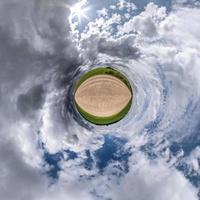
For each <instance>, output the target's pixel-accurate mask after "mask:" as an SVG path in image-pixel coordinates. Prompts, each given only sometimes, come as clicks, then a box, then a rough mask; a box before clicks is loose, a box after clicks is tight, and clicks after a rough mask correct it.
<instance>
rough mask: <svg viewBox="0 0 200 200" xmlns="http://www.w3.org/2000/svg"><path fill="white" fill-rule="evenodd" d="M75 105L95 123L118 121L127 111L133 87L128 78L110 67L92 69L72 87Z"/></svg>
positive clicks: (85, 116)
mask: <svg viewBox="0 0 200 200" xmlns="http://www.w3.org/2000/svg"><path fill="white" fill-rule="evenodd" d="M74 100H75V105H76V108H77V110H78V111H79V113H80V114H81V115H82V116H83V117H84V118H85V119H86V120H88V121H89V122H91V123H94V124H96V125H108V124H112V123H115V122H118V121H119V120H121V119H122V118H123V117H124V116H125V115H126V114H127V113H128V111H129V109H130V107H131V102H132V88H131V85H130V83H129V81H128V79H127V78H126V77H125V76H124V75H123V74H121V73H120V72H119V71H117V70H115V69H113V68H110V67H100V68H95V69H93V70H91V71H89V72H87V73H86V74H84V75H83V76H82V77H81V78H80V80H79V81H78V82H77V84H76V86H75V93H74Z"/></svg>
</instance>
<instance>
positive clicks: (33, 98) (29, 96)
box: [17, 85, 44, 114]
mask: <svg viewBox="0 0 200 200" xmlns="http://www.w3.org/2000/svg"><path fill="white" fill-rule="evenodd" d="M43 102H44V88H43V87H42V85H37V86H34V87H32V88H31V89H30V90H29V91H28V92H27V93H26V94H21V95H19V97H18V100H17V105H18V108H19V110H20V111H21V113H22V114H27V113H30V112H31V111H34V110H38V109H39V108H41V107H42V104H43Z"/></svg>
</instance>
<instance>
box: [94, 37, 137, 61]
mask: <svg viewBox="0 0 200 200" xmlns="http://www.w3.org/2000/svg"><path fill="white" fill-rule="evenodd" d="M133 41H134V40H133V38H132V37H128V38H126V37H125V38H123V39H118V40H112V41H111V40H106V39H105V38H102V39H100V41H99V45H98V51H99V52H100V53H104V54H108V55H110V56H116V57H119V58H132V59H137V58H138V57H139V55H140V53H139V49H138V48H137V47H135V46H134V44H133Z"/></svg>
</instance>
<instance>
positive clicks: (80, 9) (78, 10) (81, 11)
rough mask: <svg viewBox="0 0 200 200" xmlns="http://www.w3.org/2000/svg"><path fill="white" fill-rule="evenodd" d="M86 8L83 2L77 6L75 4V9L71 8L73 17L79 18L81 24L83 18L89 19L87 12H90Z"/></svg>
mask: <svg viewBox="0 0 200 200" xmlns="http://www.w3.org/2000/svg"><path fill="white" fill-rule="evenodd" d="M84 6H85V1H81V2H79V3H77V4H75V5H74V6H73V7H70V11H71V17H72V18H74V17H77V18H78V21H79V22H81V18H83V17H84V18H86V19H88V16H87V15H86V11H87V10H88V7H84Z"/></svg>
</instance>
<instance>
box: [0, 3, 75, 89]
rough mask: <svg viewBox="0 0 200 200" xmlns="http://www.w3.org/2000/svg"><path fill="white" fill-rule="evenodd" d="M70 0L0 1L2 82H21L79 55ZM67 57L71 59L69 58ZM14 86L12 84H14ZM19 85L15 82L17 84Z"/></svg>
mask: <svg viewBox="0 0 200 200" xmlns="http://www.w3.org/2000/svg"><path fill="white" fill-rule="evenodd" d="M66 3H68V4H69V3H70V2H69V1H53V0H48V1H38V0H32V1H24V0H20V1H13V0H12V1H11V0H8V1H4V2H1V3H0V41H1V46H0V55H1V56H0V63H1V75H0V77H1V82H2V81H6V82H9V84H11V83H13V82H14V83H15V84H16V82H17V83H19V82H20V81H21V80H23V79H25V78H26V76H29V75H30V74H31V75H36V76H38V75H40V74H41V73H42V72H44V71H45V70H49V68H54V67H55V66H59V64H60V60H61V64H62V61H63V59H66V68H67V67H69V65H68V64H67V63H68V60H69V61H70V63H71V62H72V60H74V59H76V58H77V57H78V54H77V51H76V48H75V46H74V45H73V42H72V39H71V37H70V26H69V22H68V20H67V18H68V16H69V9H68V8H67V7H66ZM67 59H68V60H67ZM12 86H13V85H12ZM15 86H16V85H14V87H15Z"/></svg>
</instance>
